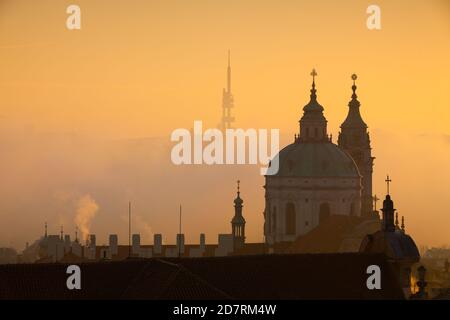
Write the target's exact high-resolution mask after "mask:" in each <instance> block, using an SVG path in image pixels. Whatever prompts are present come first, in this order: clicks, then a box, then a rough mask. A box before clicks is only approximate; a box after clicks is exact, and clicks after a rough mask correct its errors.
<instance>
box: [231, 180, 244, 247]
mask: <svg viewBox="0 0 450 320" xmlns="http://www.w3.org/2000/svg"><path fill="white" fill-rule="evenodd" d="M243 202H244V201H243V200H242V199H241V192H240V181H239V180H238V181H237V197H236V199H234V217H233V219H232V220H231V231H232V235H233V242H234V244H233V245H234V248H235V249H237V248H242V247H243V246H244V243H245V219H244V217H243V216H242V203H243Z"/></svg>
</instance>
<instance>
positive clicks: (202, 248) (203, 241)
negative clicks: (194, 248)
mask: <svg viewBox="0 0 450 320" xmlns="http://www.w3.org/2000/svg"><path fill="white" fill-rule="evenodd" d="M205 247H206V240H205V234H204V233H200V249H201V250H205Z"/></svg>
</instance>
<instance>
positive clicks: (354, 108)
mask: <svg viewBox="0 0 450 320" xmlns="http://www.w3.org/2000/svg"><path fill="white" fill-rule="evenodd" d="M356 79H358V76H357V75H356V74H352V80H353V85H352V91H353V93H352V99H351V100H350V102H349V103H348V107H349V109H348V114H347V118H346V119H345V121H344V122H343V123H342V125H341V128H343V127H353V128H367V125H366V123H365V122H364V120H363V119H362V117H361V113H360V112H359V107H360V106H361V104H360V103H359V101H358V95H357V94H356V89H357V86H356Z"/></svg>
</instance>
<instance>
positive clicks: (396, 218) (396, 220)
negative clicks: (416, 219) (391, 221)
mask: <svg viewBox="0 0 450 320" xmlns="http://www.w3.org/2000/svg"><path fill="white" fill-rule="evenodd" d="M395 227H396V228H397V229H400V225H399V223H398V211H396V212H395Z"/></svg>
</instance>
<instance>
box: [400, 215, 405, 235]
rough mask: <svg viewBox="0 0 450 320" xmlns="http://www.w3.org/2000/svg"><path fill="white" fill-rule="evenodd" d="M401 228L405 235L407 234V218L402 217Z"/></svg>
mask: <svg viewBox="0 0 450 320" xmlns="http://www.w3.org/2000/svg"><path fill="white" fill-rule="evenodd" d="M401 228H402V231H403V233H405V217H404V216H402V226H401Z"/></svg>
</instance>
